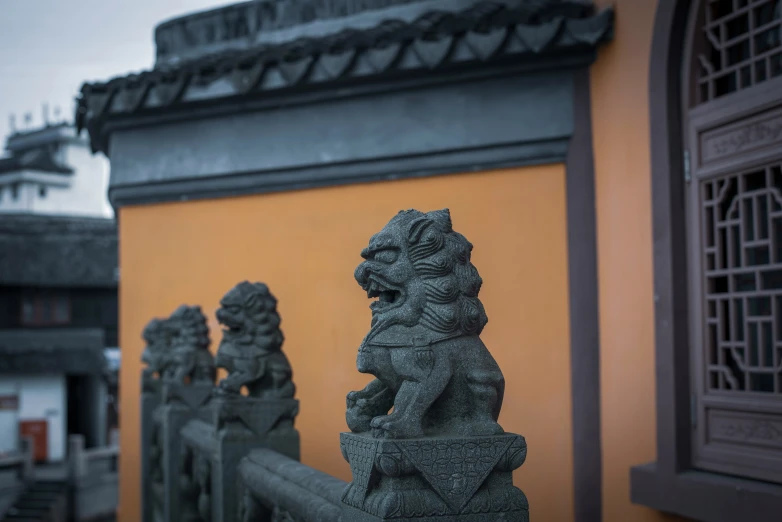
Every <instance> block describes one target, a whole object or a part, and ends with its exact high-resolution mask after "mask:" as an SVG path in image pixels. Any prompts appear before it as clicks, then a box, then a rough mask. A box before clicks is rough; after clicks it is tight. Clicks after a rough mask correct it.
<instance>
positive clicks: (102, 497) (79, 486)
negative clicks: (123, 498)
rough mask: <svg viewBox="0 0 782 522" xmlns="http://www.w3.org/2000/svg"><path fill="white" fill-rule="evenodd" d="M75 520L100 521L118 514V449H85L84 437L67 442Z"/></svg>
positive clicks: (75, 437)
mask: <svg viewBox="0 0 782 522" xmlns="http://www.w3.org/2000/svg"><path fill="white" fill-rule="evenodd" d="M68 450H69V453H68V464H69V470H68V471H69V485H70V488H71V506H72V511H73V520H98V519H104V518H107V517H111V516H112V515H114V514H115V512H116V511H117V501H118V497H119V495H118V485H119V475H118V469H117V464H118V462H117V461H118V458H119V447H117V446H108V447H103V448H90V449H84V437H83V436H81V435H71V436H70V437H69V438H68Z"/></svg>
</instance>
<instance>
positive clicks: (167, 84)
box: [75, 0, 613, 153]
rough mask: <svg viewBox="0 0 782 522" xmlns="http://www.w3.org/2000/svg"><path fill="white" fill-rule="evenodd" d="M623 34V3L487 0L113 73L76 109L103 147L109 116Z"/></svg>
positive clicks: (521, 56)
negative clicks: (616, 25) (618, 10)
mask: <svg viewBox="0 0 782 522" xmlns="http://www.w3.org/2000/svg"><path fill="white" fill-rule="evenodd" d="M612 35H613V10H612V9H611V8H607V9H604V10H603V11H600V12H596V10H595V9H594V6H593V5H592V4H591V2H587V1H583V0H581V1H576V0H526V1H521V0H519V2H518V3H512V2H511V3H510V4H508V3H505V2H500V1H486V0H484V1H478V2H476V3H475V4H473V5H472V6H471V7H469V8H467V9H464V10H462V11H460V12H446V11H440V10H435V11H430V12H427V13H424V14H423V15H421V16H420V17H418V18H417V19H415V20H413V21H403V20H395V19H385V20H381V21H379V23H378V24H377V25H375V26H374V27H370V28H362V29H354V28H350V27H347V28H344V29H343V30H341V31H339V32H337V33H334V34H329V35H325V36H321V37H317V38H309V37H300V38H296V39H294V40H292V41H285V42H280V43H266V44H261V45H257V46H255V47H253V48H249V49H227V50H224V51H223V52H216V53H212V54H208V55H205V56H201V57H197V58H194V59H190V60H186V61H183V62H181V63H178V64H172V65H165V64H164V65H161V66H158V67H155V68H154V69H152V70H150V71H145V72H142V73H140V74H131V75H126V76H123V77H118V78H114V79H111V80H109V81H107V82H95V83H86V84H84V86H83V87H82V89H81V96H80V99H79V104H78V107H77V110H76V116H75V119H76V126H77V130H79V131H80V130H81V129H87V131H88V133H89V135H90V141H91V144H92V149H93V151H99V150H100V151H103V152H105V153H108V140H107V136H106V134H107V129H106V123H107V121H108V120H109V119H111V120H115V119H117V120H119V119H122V118H128V117H130V116H132V115H135V114H149V113H151V112H160V111H163V110H177V108H181V107H182V106H183V105H184V104H190V103H193V104H198V103H204V102H206V101H214V100H217V99H221V100H222V99H230V98H233V97H257V96H264V95H271V94H273V93H279V92H282V91H284V90H286V89H288V90H289V89H297V90H304V89H318V88H323V86H326V85H335V84H340V85H348V84H354V83H361V82H368V81H376V80H378V79H381V78H382V79H386V78H393V77H399V78H403V77H409V76H410V75H411V74H416V75H420V74H430V73H431V72H432V71H434V70H438V69H453V68H469V67H476V66H481V65H482V64H487V63H501V62H503V61H504V62H507V61H509V60H512V61H518V60H535V59H538V58H540V57H542V56H561V55H562V54H567V53H588V52H590V51H593V50H594V48H595V47H596V46H597V45H598V44H599V43H601V42H603V41H606V40H609V39H610V38H611V37H612Z"/></svg>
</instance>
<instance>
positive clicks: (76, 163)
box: [0, 142, 114, 218]
mask: <svg viewBox="0 0 782 522" xmlns="http://www.w3.org/2000/svg"><path fill="white" fill-rule="evenodd" d="M62 162H63V164H65V165H68V166H69V167H71V168H73V169H74V173H73V175H64V176H62V177H59V176H58V177H59V179H57V181H58V183H59V184H60V186H57V185H52V184H48V183H46V182H43V183H36V182H29V181H22V182H20V183H19V185H18V187H19V192H18V197H17V198H13V197H12V193H11V192H12V189H11V184H10V183H6V184H0V213H2V212H33V213H37V214H38V213H40V214H53V215H73V216H85V217H107V218H110V217H112V216H113V215H114V210H113V209H112V208H111V205H110V204H109V199H108V188H109V161H108V159H107V158H106V157H105V156H102V155H100V154H96V155H92V154H91V153H90V150H89V148H88V147H87V145H86V144H84V143H73V142H70V143H64V144H63V145H62ZM50 176H52V175H50ZM63 181H64V182H66V183H67V184H68V186H61V184H62V182H63ZM42 184H45V186H46V194H45V195H44V196H41V194H40V187H41V185H42Z"/></svg>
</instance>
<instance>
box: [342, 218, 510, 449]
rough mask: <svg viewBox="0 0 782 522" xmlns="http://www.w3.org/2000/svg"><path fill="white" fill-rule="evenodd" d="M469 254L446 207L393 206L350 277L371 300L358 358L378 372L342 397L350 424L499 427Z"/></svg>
mask: <svg viewBox="0 0 782 522" xmlns="http://www.w3.org/2000/svg"><path fill="white" fill-rule="evenodd" d="M471 252H472V244H471V243H470V242H469V241H467V239H466V238H465V237H464V236H462V235H461V234H459V233H458V232H456V231H454V230H453V227H452V224H451V215H450V212H449V211H448V209H444V210H438V211H433V212H428V213H423V212H419V211H417V210H406V211H402V212H399V214H397V215H396V216H395V217H394V218H392V219H391V221H389V223H388V224H387V225H386V226H385V227H384V228H383V229H382V230H381V231H380V232H378V233H377V234H375V235H374V236H373V237H372V238H371V239H370V241H369V246H368V247H367V248H365V249H364V250H363V252H362V253H361V256H362V257H363V258H364V262H362V263H361V264H360V265H359V266H358V268H356V271H355V278H356V281H357V282H358V284H359V285H361V288H363V289H364V291H366V293H367V296H368V297H370V298H377V300H376V301H374V302H373V303H372V304H371V306H370V308H371V309H372V323H371V327H370V330H369V333H368V334H367V335H366V337H365V338H364V340H363V342H362V343H361V346H360V348H359V351H358V360H357V365H358V370H359V371H360V372H362V373H370V374H372V375H374V376H375V377H376V379H375V380H373V381H372V382H370V383H369V384H368V385H367V386H366V388H364V389H363V390H361V391H357V392H351V393H350V394H348V396H347V406H348V408H347V414H346V418H347V422H348V426H349V427H350V429H351V431H353V432H368V431H371V432H372V434H373V435H374V436H375V437H384V438H416V437H423V436H438V435H449V436H450V435H465V436H467V435H495V434H501V433H503V430H502V428H501V427H500V425H499V424H498V423H497V419H498V417H499V413H500V408H501V407H502V399H503V394H504V390H505V379H504V377H503V375H502V372H501V371H500V368H499V366H498V365H497V363H496V362H495V360H494V358H493V357H492V355H491V354H490V353H489V351H488V349H487V348H486V346H485V345H484V344H483V342H482V341H481V339H480V337H479V335H480V333H481V331H482V330H483V327H484V326H485V325H486V323H487V321H488V318H487V317H486V313H485V311H484V309H483V305H482V304H481V301H480V300H479V299H478V292H479V291H480V288H481V284H482V280H481V277H480V276H479V275H478V271H477V270H476V269H475V267H474V266H473V264H472V263H471V261H470V254H471ZM392 407H393V412H392V413H390V414H389V410H391V408H392Z"/></svg>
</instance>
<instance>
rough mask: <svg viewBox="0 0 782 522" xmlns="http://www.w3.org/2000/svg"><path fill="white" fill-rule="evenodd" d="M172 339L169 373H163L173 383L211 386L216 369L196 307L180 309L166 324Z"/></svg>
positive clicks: (204, 321) (206, 331)
mask: <svg viewBox="0 0 782 522" xmlns="http://www.w3.org/2000/svg"><path fill="white" fill-rule="evenodd" d="M166 327H167V328H169V329H170V331H171V335H172V341H171V350H170V355H169V365H170V370H169V369H168V368H167V369H166V371H165V372H164V376H165V377H167V378H168V377H169V376H170V378H171V379H173V380H175V381H177V382H185V380H186V379H188V380H189V382H190V383H195V382H214V380H215V377H216V375H217V374H216V369H215V365H214V358H213V357H212V354H211V353H210V352H209V342H210V341H209V327H208V326H207V324H206V316H204V313H203V312H202V311H201V307H200V306H187V305H182V306H180V307H179V308H177V309H176V310H175V311H174V313H173V314H171V317H169V319H168V321H167V322H166Z"/></svg>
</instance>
